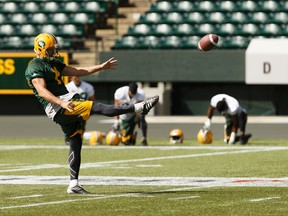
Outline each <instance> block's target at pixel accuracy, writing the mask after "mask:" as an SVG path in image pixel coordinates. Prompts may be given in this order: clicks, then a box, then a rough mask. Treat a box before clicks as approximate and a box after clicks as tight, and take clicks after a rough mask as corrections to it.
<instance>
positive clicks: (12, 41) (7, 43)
mask: <svg viewBox="0 0 288 216" xmlns="http://www.w3.org/2000/svg"><path fill="white" fill-rule="evenodd" d="M22 44H25V43H23V38H22V37H19V36H11V37H4V38H3V43H1V45H0V48H1V49H4V50H5V49H6V50H7V49H15V48H16V49H18V48H21V47H22Z"/></svg>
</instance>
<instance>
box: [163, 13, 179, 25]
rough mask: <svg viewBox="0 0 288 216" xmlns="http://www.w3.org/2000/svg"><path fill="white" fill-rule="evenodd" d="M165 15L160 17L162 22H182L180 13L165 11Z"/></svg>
mask: <svg viewBox="0 0 288 216" xmlns="http://www.w3.org/2000/svg"><path fill="white" fill-rule="evenodd" d="M165 15H166V16H163V17H162V22H163V23H170V24H177V23H182V22H183V17H182V14H181V13H179V12H170V13H165Z"/></svg>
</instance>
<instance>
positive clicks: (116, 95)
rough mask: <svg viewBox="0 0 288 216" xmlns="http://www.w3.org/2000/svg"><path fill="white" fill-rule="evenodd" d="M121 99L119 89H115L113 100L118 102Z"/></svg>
mask: <svg viewBox="0 0 288 216" xmlns="http://www.w3.org/2000/svg"><path fill="white" fill-rule="evenodd" d="M121 97H122V94H121V90H120V89H117V90H116V91H115V93H114V99H116V100H120V99H121Z"/></svg>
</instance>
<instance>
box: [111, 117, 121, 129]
mask: <svg viewBox="0 0 288 216" xmlns="http://www.w3.org/2000/svg"><path fill="white" fill-rule="evenodd" d="M112 129H113V130H114V131H119V130H120V121H119V120H116V119H115V121H114V124H113V126H112Z"/></svg>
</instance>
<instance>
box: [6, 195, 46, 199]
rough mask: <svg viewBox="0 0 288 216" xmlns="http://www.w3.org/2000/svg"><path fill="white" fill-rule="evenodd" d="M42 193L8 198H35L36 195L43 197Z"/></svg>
mask: <svg viewBox="0 0 288 216" xmlns="http://www.w3.org/2000/svg"><path fill="white" fill-rule="evenodd" d="M42 196H43V195H42V194H34V195H29V196H18V197H9V198H8V199H26V198H35V197H42Z"/></svg>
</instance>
